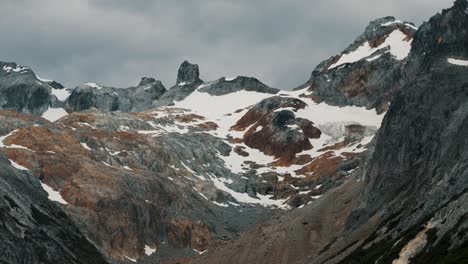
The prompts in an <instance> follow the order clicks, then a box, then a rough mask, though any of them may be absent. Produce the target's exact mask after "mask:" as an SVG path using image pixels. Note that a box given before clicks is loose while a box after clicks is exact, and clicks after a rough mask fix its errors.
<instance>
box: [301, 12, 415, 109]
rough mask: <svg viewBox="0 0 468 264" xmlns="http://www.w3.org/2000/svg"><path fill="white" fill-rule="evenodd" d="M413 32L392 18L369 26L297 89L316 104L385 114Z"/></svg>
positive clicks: (400, 78)
mask: <svg viewBox="0 0 468 264" xmlns="http://www.w3.org/2000/svg"><path fill="white" fill-rule="evenodd" d="M416 29H417V28H416V27H415V26H414V25H413V24H412V23H408V22H402V21H400V20H396V19H395V18H394V17H384V18H379V19H376V20H374V21H372V22H370V23H369V25H368V26H367V28H366V30H365V31H364V33H362V35H360V36H359V37H358V38H357V39H356V40H355V41H354V43H353V44H351V45H350V46H349V47H348V48H346V49H345V50H344V51H343V52H342V53H341V54H340V55H336V56H334V57H332V58H330V59H328V60H325V61H323V62H321V63H320V64H319V65H318V66H317V67H316V68H315V70H314V71H313V72H312V74H311V77H310V79H309V80H308V81H307V82H306V83H305V84H304V85H302V86H301V87H299V88H298V89H301V88H304V87H309V89H308V90H309V91H313V92H314V93H313V95H312V96H313V98H314V100H315V101H317V102H322V101H323V102H326V103H328V104H331V105H338V106H346V105H356V106H365V107H367V108H377V111H378V112H379V113H382V112H384V111H386V109H387V107H388V104H389V102H390V101H391V100H392V99H393V97H394V96H395V94H396V93H397V92H398V91H399V90H400V89H401V86H402V83H401V80H402V68H403V66H404V64H405V61H406V57H407V56H408V53H409V51H410V48H411V42H412V41H413V36H414V33H415V31H416Z"/></svg>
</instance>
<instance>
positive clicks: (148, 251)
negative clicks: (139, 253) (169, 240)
mask: <svg viewBox="0 0 468 264" xmlns="http://www.w3.org/2000/svg"><path fill="white" fill-rule="evenodd" d="M154 252H156V248H151V247H150V246H148V245H145V254H146V255H148V256H151V255H153V253H154Z"/></svg>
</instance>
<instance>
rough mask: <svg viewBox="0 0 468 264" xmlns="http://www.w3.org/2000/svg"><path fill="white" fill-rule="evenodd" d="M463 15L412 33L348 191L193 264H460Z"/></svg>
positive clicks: (461, 11)
mask: <svg viewBox="0 0 468 264" xmlns="http://www.w3.org/2000/svg"><path fill="white" fill-rule="evenodd" d="M467 7H468V4H467V2H466V1H461V0H458V1H456V2H455V4H454V6H453V7H452V8H450V9H446V10H444V11H443V12H442V13H441V14H437V15H435V16H434V17H432V18H431V19H430V20H429V21H428V22H426V23H424V24H423V25H422V26H421V27H420V28H419V29H418V31H417V32H416V33H415V35H414V40H413V44H412V49H411V52H410V54H409V57H408V58H407V63H406V64H405V67H404V72H403V75H404V80H403V83H404V85H403V87H402V88H401V92H400V93H398V94H397V95H396V97H395V98H394V99H393V101H392V103H391V105H390V108H389V110H388V112H387V114H386V116H385V118H384V120H383V123H382V127H381V128H380V129H379V132H378V133H377V136H376V138H375V140H374V142H373V143H372V147H371V151H369V153H368V155H367V156H366V158H365V159H364V161H363V162H362V165H361V167H360V169H359V170H356V172H355V173H353V175H352V176H351V179H350V180H349V181H348V182H347V183H345V184H343V185H342V186H340V187H338V188H336V189H334V190H332V191H330V192H328V193H327V194H326V195H325V197H323V198H322V199H320V200H319V201H317V202H316V203H315V204H312V205H311V206H307V207H305V208H303V209H300V210H297V211H295V212H293V213H292V214H290V215H284V216H283V217H280V218H277V219H275V220H272V221H269V222H268V223H266V224H264V225H262V226H259V227H257V228H255V229H254V230H253V231H251V232H248V233H246V234H245V235H244V236H243V237H241V238H239V239H238V240H235V241H232V242H226V243H224V244H221V245H218V247H216V248H214V249H212V250H210V251H208V253H206V254H205V255H203V256H202V257H201V258H199V259H197V260H196V261H195V263H215V262H217V261H220V260H221V259H223V260H225V261H223V262H224V263H273V262H274V263H466V262H467V261H468V254H467V252H468V251H467V246H468V244H467V241H468V237H467V236H466V228H467V224H468V221H467V218H466V216H467V209H468V208H467V207H466V205H467V198H468V196H467V190H468V188H467V186H468V185H467V184H468V182H467V179H468V171H467V163H466V154H467V153H466V151H467V149H468V148H467V142H466V140H465V139H464V137H463V136H462V135H464V134H466V133H467V129H468V127H467V124H468V123H467V120H468V119H467V117H468V112H467V110H468V109H467V102H468V93H467V92H468V90H467V88H468V74H467V71H468V68H467V66H468V59H467V58H468V35H467V31H466V28H467V26H468V8H467ZM254 245H255V251H253V250H252V248H253V246H254ZM259 245H260V246H259Z"/></svg>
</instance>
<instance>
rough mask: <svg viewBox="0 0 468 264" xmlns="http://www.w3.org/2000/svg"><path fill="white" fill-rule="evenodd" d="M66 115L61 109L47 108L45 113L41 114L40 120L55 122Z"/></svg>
mask: <svg viewBox="0 0 468 264" xmlns="http://www.w3.org/2000/svg"><path fill="white" fill-rule="evenodd" d="M67 115H68V113H67V111H65V109H63V108H50V107H49V108H48V109H47V111H45V112H44V113H43V114H42V118H44V119H47V120H49V121H50V122H55V121H57V120H59V119H60V118H62V117H64V116H67Z"/></svg>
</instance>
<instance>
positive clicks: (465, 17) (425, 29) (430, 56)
mask: <svg viewBox="0 0 468 264" xmlns="http://www.w3.org/2000/svg"><path fill="white" fill-rule="evenodd" d="M467 28H468V2H467V1H466V0H457V1H455V3H454V6H453V7H452V8H449V9H445V10H443V11H442V13H438V14H436V15H435V16H433V17H432V18H431V19H429V21H428V22H425V23H424V24H423V25H421V26H420V27H419V30H418V32H417V33H416V34H415V36H414V41H413V44H412V46H413V50H412V52H411V56H410V57H409V58H408V63H407V65H406V66H407V67H406V68H407V73H408V74H407V76H408V77H411V75H412V74H414V71H418V70H429V69H431V68H433V67H432V66H434V67H440V66H442V67H443V66H444V64H446V63H448V61H449V60H462V61H467V60H468V31H467ZM422 65H424V66H423V67H421V66H422ZM413 77H414V76H413Z"/></svg>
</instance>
